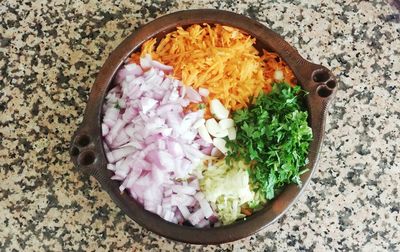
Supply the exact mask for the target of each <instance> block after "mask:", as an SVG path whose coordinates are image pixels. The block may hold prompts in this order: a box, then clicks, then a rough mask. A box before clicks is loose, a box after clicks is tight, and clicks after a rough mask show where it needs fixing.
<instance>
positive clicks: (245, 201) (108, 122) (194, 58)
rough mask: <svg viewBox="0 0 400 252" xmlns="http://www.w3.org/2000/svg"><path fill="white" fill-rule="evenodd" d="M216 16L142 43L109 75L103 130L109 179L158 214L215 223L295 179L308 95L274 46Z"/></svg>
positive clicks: (302, 161)
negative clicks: (259, 45)
mask: <svg viewBox="0 0 400 252" xmlns="http://www.w3.org/2000/svg"><path fill="white" fill-rule="evenodd" d="M255 43H256V40H255V38H252V37H251V36H250V35H247V34H245V33H244V32H242V31H240V30H239V29H236V28H232V27H229V26H223V25H219V24H213V25H210V24H203V25H198V24H196V25H192V26H189V27H188V28H182V27H177V30H176V31H173V32H170V33H168V34H166V36H165V37H164V38H162V39H161V40H159V41H157V39H155V38H153V39H150V40H148V41H146V42H145V43H144V44H143V45H142V48H141V50H140V51H138V52H136V53H133V54H132V55H131V56H130V57H129V58H128V59H127V60H126V61H125V64H124V66H123V67H122V68H121V69H120V70H119V71H118V73H117V75H116V77H115V79H114V84H115V85H114V87H113V88H112V89H111V90H110V91H109V92H108V94H107V96H106V99H105V103H104V106H103V118H102V135H103V139H104V141H103V143H104V149H105V151H106V157H107V160H108V165H107V168H108V169H109V170H111V171H113V172H114V176H113V177H112V179H114V180H118V181H121V185H120V190H121V192H122V193H128V194H129V195H130V196H131V197H133V198H134V199H135V200H136V201H138V202H139V203H141V204H142V205H143V207H144V208H145V209H146V210H148V211H150V212H153V213H155V214H157V215H159V216H160V217H162V218H163V219H165V220H167V221H170V222H173V223H177V224H186V223H187V224H190V225H193V226H195V227H199V228H203V227H216V226H219V225H227V224H231V223H233V222H235V221H236V220H238V219H241V218H246V216H249V215H251V214H253V213H254V212H255V211H257V210H259V209H261V208H262V207H263V206H264V205H265V204H268V201H269V200H271V199H273V198H274V197H275V195H276V194H277V193H279V191H280V190H281V189H282V188H283V187H284V186H285V185H287V184H289V183H296V184H299V185H300V184H301V180H300V175H301V174H302V173H304V172H305V171H306V170H305V169H304V168H303V167H304V166H305V165H306V164H307V152H308V149H309V144H310V142H311V139H312V131H311V128H310V127H309V126H308V121H307V120H308V112H307V110H306V109H304V108H303V106H302V99H303V97H304V95H305V94H306V93H305V92H304V91H302V90H301V88H300V86H297V85H296V79H295V77H294V75H293V73H292V71H291V70H290V69H289V67H288V66H287V64H286V63H285V62H284V61H283V60H282V59H281V58H280V57H279V56H278V55H277V54H275V53H273V52H268V51H266V50H264V51H263V54H262V55H260V54H259V51H258V50H257V49H256V48H255V47H254V45H255Z"/></svg>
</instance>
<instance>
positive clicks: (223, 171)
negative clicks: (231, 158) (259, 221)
mask: <svg viewBox="0 0 400 252" xmlns="http://www.w3.org/2000/svg"><path fill="white" fill-rule="evenodd" d="M201 169H202V171H203V178H202V179H201V180H200V187H201V189H202V191H203V193H204V195H205V197H206V199H207V200H208V201H209V202H210V203H211V205H212V206H213V207H214V209H215V210H216V211H217V213H218V217H219V219H220V221H221V222H222V223H223V224H224V225H226V224H230V223H232V222H234V221H235V220H237V219H239V218H243V217H245V215H244V214H242V213H241V208H240V207H241V206H242V205H243V204H245V203H247V202H249V201H253V200H254V192H252V191H251V190H250V185H249V180H250V179H249V173H248V171H247V169H248V166H247V165H246V164H245V163H244V162H242V161H238V162H232V163H231V164H230V165H228V164H226V163H225V160H217V161H213V160H209V161H208V162H206V163H205V164H204V165H203V166H202V167H201Z"/></svg>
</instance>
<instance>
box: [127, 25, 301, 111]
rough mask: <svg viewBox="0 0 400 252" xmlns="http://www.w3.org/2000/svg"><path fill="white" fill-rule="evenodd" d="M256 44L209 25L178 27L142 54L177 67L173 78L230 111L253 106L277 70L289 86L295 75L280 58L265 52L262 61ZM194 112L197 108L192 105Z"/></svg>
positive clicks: (234, 31) (145, 47)
mask: <svg viewBox="0 0 400 252" xmlns="http://www.w3.org/2000/svg"><path fill="white" fill-rule="evenodd" d="M255 42H256V40H255V39H254V38H252V37H251V36H249V35H246V34H245V33H243V32H241V31H240V30H238V29H236V28H232V27H228V26H222V25H218V24H217V25H215V26H212V27H211V26H210V25H208V24H203V25H197V24H196V25H192V26H190V27H188V28H187V29H183V28H182V27H178V28H177V30H176V31H173V32H171V33H168V34H167V35H166V36H165V37H164V38H163V39H161V41H159V43H158V44H157V40H156V39H155V38H153V39H150V40H148V41H146V42H145V43H144V44H143V45H142V49H141V52H140V54H139V53H136V54H133V55H132V56H131V61H132V62H138V59H139V56H140V57H143V56H144V55H146V54H150V55H151V56H152V58H153V59H155V60H158V61H160V62H162V63H164V64H166V65H170V66H173V67H174V72H173V75H174V77H176V78H178V79H180V80H182V82H183V83H184V84H185V85H189V86H192V87H193V88H195V89H198V88H200V87H202V88H207V89H208V90H209V97H208V101H211V100H212V99H219V100H220V101H221V102H222V104H224V106H225V107H226V108H227V109H229V110H233V111H234V110H237V109H241V108H244V107H247V106H248V105H249V101H250V97H257V96H258V94H259V93H260V92H262V91H265V92H268V91H269V90H270V89H271V84H272V82H273V81H274V79H273V76H274V71H275V70H277V69H279V70H281V71H282V72H283V74H284V79H285V80H286V81H287V82H288V83H291V84H294V83H293V81H294V80H295V78H294V75H293V73H292V71H291V70H290V69H289V67H288V66H287V65H286V64H285V63H284V62H283V61H282V60H281V59H280V58H279V56H278V55H277V54H274V53H269V52H267V51H264V55H263V56H262V57H260V56H259V52H258V50H257V49H256V48H255V47H254V44H255ZM190 109H193V110H195V109H197V107H196V106H194V105H192V106H191V107H190Z"/></svg>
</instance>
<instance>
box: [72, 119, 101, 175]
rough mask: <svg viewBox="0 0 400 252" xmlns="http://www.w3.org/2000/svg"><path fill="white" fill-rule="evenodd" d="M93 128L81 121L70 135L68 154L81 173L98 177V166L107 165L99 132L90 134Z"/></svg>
mask: <svg viewBox="0 0 400 252" xmlns="http://www.w3.org/2000/svg"><path fill="white" fill-rule="evenodd" d="M90 132H93V128H92V127H90V126H88V125H87V124H85V123H83V124H82V125H81V126H80V127H79V129H78V130H77V131H76V132H75V134H74V135H73V137H72V141H71V146H70V155H71V159H72V162H73V163H74V165H75V167H76V168H77V169H78V170H79V171H82V172H83V173H86V174H89V175H92V176H94V177H96V178H97V177H98V175H99V172H100V169H99V168H100V167H104V166H106V165H107V162H106V160H105V153H104V149H103V144H102V141H101V137H100V135H101V134H100V135H99V134H91V133H90Z"/></svg>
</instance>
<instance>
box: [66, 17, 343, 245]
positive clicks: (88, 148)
mask: <svg viewBox="0 0 400 252" xmlns="http://www.w3.org/2000/svg"><path fill="white" fill-rule="evenodd" d="M202 23H213V24H216V23H218V24H222V25H228V26H232V27H236V28H238V29H240V30H242V31H244V32H246V33H247V34H249V35H251V36H252V37H254V38H256V40H257V41H258V42H261V43H262V44H263V45H265V47H267V48H268V49H269V50H272V51H275V52H276V53H278V54H279V55H280V57H281V58H282V59H283V60H284V61H285V62H286V63H287V64H288V65H289V67H290V68H291V69H292V70H293V72H294V74H295V76H296V78H297V80H298V82H299V84H300V85H301V87H302V88H303V89H304V90H305V91H307V92H308V93H309V94H308V95H307V98H306V103H307V107H308V111H309V116H310V125H311V128H312V131H313V136H314V139H313V141H312V142H311V144H310V149H309V155H308V158H309V164H308V165H307V168H308V169H309V171H308V172H306V173H304V174H303V175H302V176H301V180H302V183H303V185H302V187H301V188H299V187H297V186H295V185H288V186H286V188H285V189H284V190H283V191H282V192H281V193H280V194H279V195H277V196H276V198H275V199H273V200H272V201H271V202H270V203H269V204H268V205H267V206H266V207H264V209H262V210H260V211H258V212H256V213H254V214H253V215H252V216H250V217H247V219H246V220H244V221H238V222H235V223H233V224H230V225H226V226H221V227H216V228H195V227H188V226H182V225H177V224H174V223H170V222H167V221H165V220H163V219H162V218H161V217H159V216H158V215H156V214H153V213H151V212H148V211H147V210H144V208H143V207H142V206H141V205H140V204H139V203H137V202H136V201H135V200H134V199H133V198H131V197H130V196H129V195H127V193H124V194H121V193H120V191H119V189H118V187H119V184H120V183H119V181H118V182H117V181H112V180H111V179H110V177H111V176H112V172H111V171H109V170H107V169H106V166H107V160H106V157H105V152H104V149H103V143H102V137H101V109H102V105H103V102H104V99H105V96H106V93H107V91H108V90H109V87H110V85H112V80H113V78H114V76H115V74H116V72H117V70H118V69H119V68H120V67H121V65H122V64H123V63H124V61H125V59H126V58H127V57H128V56H129V55H131V54H132V53H133V52H134V51H135V50H137V49H138V48H139V47H140V45H141V44H142V43H143V42H145V41H146V40H148V39H150V38H152V37H155V36H159V37H160V36H161V37H162V36H164V35H165V34H166V33H168V32H169V31H172V30H174V29H176V27H177V26H187V25H191V24H202ZM316 76H317V77H318V76H319V77H323V76H325V77H326V76H328V77H327V78H328V79H326V78H325V77H324V79H322V78H316ZM328 81H335V83H337V82H336V79H335V77H334V75H333V74H332V73H331V72H330V71H329V70H328V69H327V68H325V67H324V66H321V65H317V64H313V63H310V62H308V61H307V60H305V59H303V58H302V57H301V56H300V54H299V53H298V52H297V51H296V50H295V49H294V48H293V47H292V46H290V45H289V44H288V43H287V42H286V41H285V40H284V39H283V38H282V37H281V36H279V35H278V34H276V33H275V32H273V31H272V30H270V29H269V28H267V27H265V26H264V25H263V24H261V23H259V22H258V21H255V20H253V19H250V18H248V17H246V16H244V15H241V14H236V13H233V12H229V11H222V10H214V9H196V10H185V11H178V12H174V13H171V14H167V15H164V16H162V17H159V18H157V19H155V20H153V21H151V22H149V23H147V24H146V25H144V26H142V27H140V28H138V29H136V30H135V31H134V32H132V34H131V35H129V36H128V37H127V38H126V39H125V40H123V42H121V43H120V45H119V46H118V47H117V48H116V49H115V50H114V51H112V52H111V54H110V55H109V57H108V59H107V60H106V61H105V63H104V65H103V66H102V68H101V70H100V71H99V73H98V75H97V78H96V80H95V83H94V85H93V87H92V89H91V92H90V96H89V101H88V103H87V106H86V110H85V115H84V118H83V121H82V124H81V126H80V127H79V129H78V130H77V131H76V132H75V134H74V136H73V137H72V142H71V149H70V153H71V159H72V162H73V163H74V165H75V167H77V168H78V169H79V170H80V171H82V172H84V173H87V174H90V175H92V176H94V177H95V178H96V180H97V181H98V182H99V183H100V184H101V187H102V188H103V189H104V190H105V191H107V193H108V194H109V195H110V197H111V198H112V199H113V201H114V202H115V203H116V204H117V205H118V207H120V208H121V209H122V210H123V212H124V213H125V214H126V215H128V216H129V217H130V218H131V219H133V220H134V221H135V222H137V223H138V224H139V225H141V226H142V227H145V228H146V229H148V230H150V231H152V232H154V233H157V234H159V235H161V236H164V237H167V238H169V239H172V240H175V241H181V242H186V243H192V244H221V243H225V242H230V241H234V240H238V239H241V238H244V237H247V236H249V235H252V234H254V233H256V232H258V231H259V230H261V229H263V228H265V227H267V226H269V225H271V224H272V223H274V222H275V221H276V220H278V219H279V218H280V217H281V216H282V215H283V214H285V213H286V211H287V210H288V209H289V208H290V207H291V206H292V205H293V204H294V202H295V201H296V200H297V199H298V198H299V196H300V195H301V193H302V192H304V190H305V188H306V187H307V185H308V183H309V181H310V178H311V177H312V175H313V174H314V172H315V170H316V165H317V162H318V158H319V153H320V148H321V143H322V139H323V135H324V126H325V117H326V112H327V108H328V105H329V104H330V102H331V101H332V99H333V97H334V96H335V93H336V90H337V85H336V86H335V87H333V88H330V87H328V86H327V85H326V83H327V82H328ZM331 83H332V82H331ZM321 88H322V89H324V90H325V91H326V90H327V91H326V92H328V95H327V96H326V95H325V94H326V92H325V93H322V92H320V90H321ZM322 94H324V95H322ZM83 137H84V138H87V140H88V141H87V142H85V144H81V142H82V141H79V140H80V139H82V138H83ZM89 155H90V156H91V157H92V159H91V162H89V163H88V162H81V161H80V160H82V159H84V158H85V157H87V156H89Z"/></svg>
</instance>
